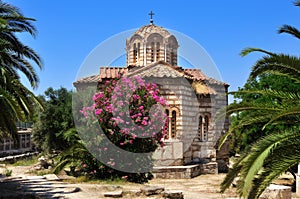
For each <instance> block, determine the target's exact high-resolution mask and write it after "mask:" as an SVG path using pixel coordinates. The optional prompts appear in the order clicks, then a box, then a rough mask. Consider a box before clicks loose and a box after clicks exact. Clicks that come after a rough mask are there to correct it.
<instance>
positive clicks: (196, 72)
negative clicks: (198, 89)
mask: <svg viewBox="0 0 300 199" xmlns="http://www.w3.org/2000/svg"><path fill="white" fill-rule="evenodd" d="M184 72H185V73H187V74H189V75H190V76H192V79H193V80H196V81H207V83H209V84H217V85H224V86H229V85H228V84H227V83H225V82H222V81H219V80H216V79H213V78H210V77H207V76H206V75H204V73H203V72H202V71H201V70H200V69H184Z"/></svg>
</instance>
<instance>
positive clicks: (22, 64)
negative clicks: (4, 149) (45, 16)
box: [0, 1, 42, 139]
mask: <svg viewBox="0 0 300 199" xmlns="http://www.w3.org/2000/svg"><path fill="white" fill-rule="evenodd" d="M32 21H34V19H32V18H27V17H25V16H24V15H23V14H22V13H21V12H20V10H19V9H18V8H17V7H14V6H12V5H10V4H7V3H4V2H2V1H0V74H1V75H0V107H1V114H0V138H1V137H4V136H11V137H14V138H15V139H16V137H17V128H16V121H17V120H19V121H22V120H25V119H26V118H28V117H29V118H30V117H31V116H32V114H33V112H34V109H35V107H36V106H39V107H40V108H42V105H41V102H40V101H39V100H38V98H36V97H35V96H34V94H33V93H32V92H31V91H30V90H28V89H27V88H26V87H25V86H24V85H23V84H22V83H21V81H20V76H19V73H23V74H24V75H25V77H26V78H27V80H28V81H29V82H30V84H31V87H32V88H37V86H38V82H39V79H38V76H37V74H36V71H35V69H34V67H33V64H35V65H37V66H38V67H39V68H42V62H41V58H40V57H39V56H38V54H37V53H36V52H35V51H34V50H33V49H31V48H30V47H29V46H26V45H24V44H23V43H22V42H21V41H20V40H19V39H18V38H17V37H16V33H23V32H27V33H29V34H30V35H32V36H33V37H35V36H36V29H35V27H34V26H33V24H32Z"/></svg>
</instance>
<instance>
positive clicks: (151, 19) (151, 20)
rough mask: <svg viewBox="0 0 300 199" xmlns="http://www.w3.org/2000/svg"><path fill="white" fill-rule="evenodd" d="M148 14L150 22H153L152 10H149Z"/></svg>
mask: <svg viewBox="0 0 300 199" xmlns="http://www.w3.org/2000/svg"><path fill="white" fill-rule="evenodd" d="M148 15H150V24H153V18H152V17H153V15H154V13H153V12H152V10H151V11H150V13H149V14H148Z"/></svg>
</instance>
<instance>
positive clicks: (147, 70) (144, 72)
mask: <svg viewBox="0 0 300 199" xmlns="http://www.w3.org/2000/svg"><path fill="white" fill-rule="evenodd" d="M127 75H128V76H134V75H139V76H140V77H172V78H176V77H185V76H186V74H185V73H184V72H183V70H180V69H179V68H178V67H175V66H171V65H170V64H168V63H166V62H164V61H158V62H155V63H152V64H150V65H148V66H144V67H138V68H133V70H130V71H129V72H128V74H127Z"/></svg>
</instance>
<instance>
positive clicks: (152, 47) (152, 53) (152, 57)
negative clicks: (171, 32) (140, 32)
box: [151, 42, 154, 62]
mask: <svg viewBox="0 0 300 199" xmlns="http://www.w3.org/2000/svg"><path fill="white" fill-rule="evenodd" d="M151 62H154V42H151Z"/></svg>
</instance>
